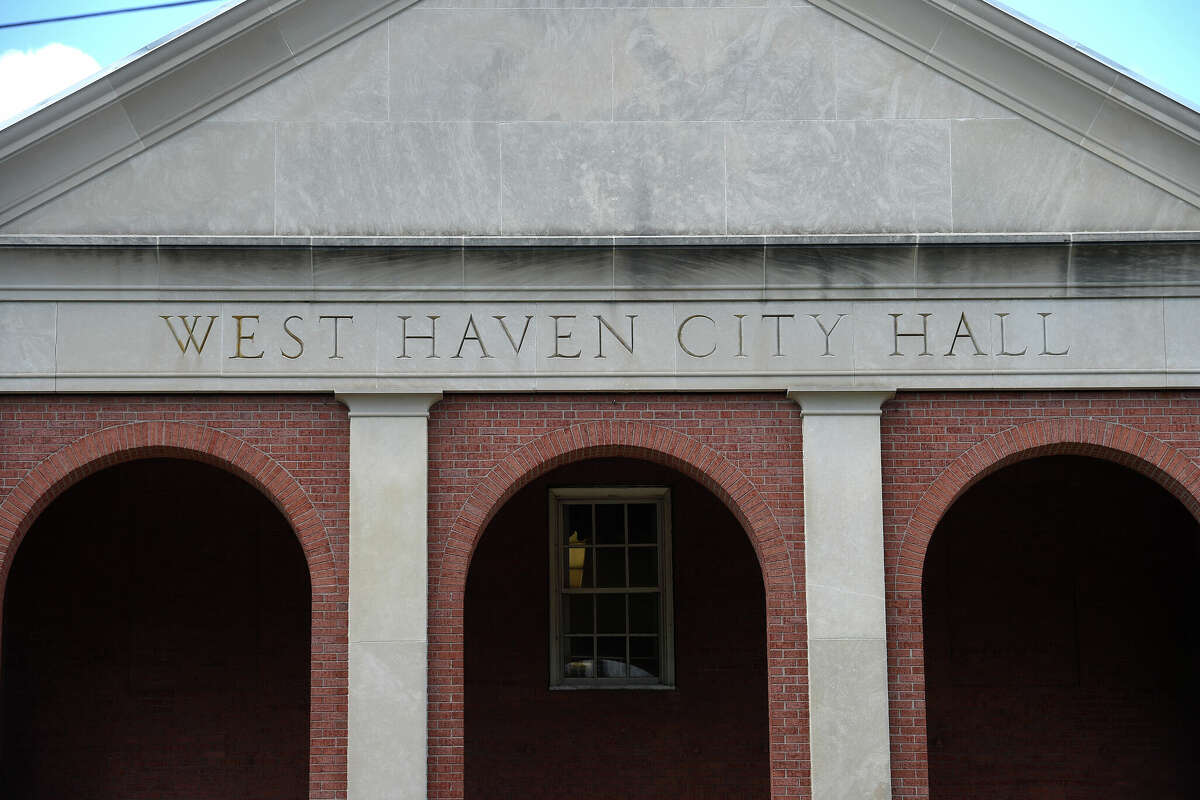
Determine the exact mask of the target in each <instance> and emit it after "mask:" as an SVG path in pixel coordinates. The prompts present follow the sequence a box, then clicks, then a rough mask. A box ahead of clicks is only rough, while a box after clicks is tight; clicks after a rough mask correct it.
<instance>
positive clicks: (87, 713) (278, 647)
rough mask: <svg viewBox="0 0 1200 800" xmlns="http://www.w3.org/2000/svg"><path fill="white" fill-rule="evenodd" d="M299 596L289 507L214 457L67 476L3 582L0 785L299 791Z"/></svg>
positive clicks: (304, 760) (12, 791)
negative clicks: (68, 482)
mask: <svg viewBox="0 0 1200 800" xmlns="http://www.w3.org/2000/svg"><path fill="white" fill-rule="evenodd" d="M310 596H311V594H310V585H309V577H308V569H307V565H306V561H305V553H304V551H303V549H302V548H301V546H300V543H299V542H298V540H297V538H296V535H295V533H294V532H293V530H292V527H291V526H290V525H289V523H288V520H287V519H286V518H285V517H284V516H283V515H282V514H281V513H280V511H279V510H278V509H277V508H276V506H275V505H273V504H272V503H271V502H270V501H269V500H268V499H267V498H266V497H265V496H264V495H262V494H261V493H260V492H259V491H258V490H257V489H256V488H255V487H253V486H251V485H249V484H248V483H246V482H245V481H243V480H241V479H240V478H238V477H236V476H234V475H232V474H230V473H229V472H227V471H225V470H222V469H220V468H217V467H215V466H210V465H207V464H203V463H199V462H196V461H186V460H177V459H164V458H155V459H143V460H135V461H129V462H127V463H123V464H120V465H117V466H114V467H110V468H108V469H104V470H101V471H99V472H97V473H95V474H92V475H90V476H89V477H86V478H84V479H83V480H81V481H80V482H78V483H76V484H75V485H73V486H71V487H70V488H68V489H66V490H65V491H64V492H63V493H62V494H61V495H59V496H58V497H57V499H55V500H54V501H53V502H51V503H50V505H49V506H47V507H46V508H45V509H44V510H43V511H42V512H41V514H40V515H39V516H38V517H37V519H36V521H35V522H33V524H32V525H31V526H29V528H28V531H27V533H26V534H25V536H24V537H23V539H22V541H21V544H20V547H19V548H18V550H17V552H16V554H15V556H14V557H13V558H12V560H11V567H10V570H9V573H8V580H7V583H6V586H5V597H4V626H3V717H2V736H3V749H2V752H3V780H4V792H3V795H4V796H5V797H10V798H22V799H24V798H57V797H78V798H97V799H98V800H100V799H104V798H149V797H155V798H184V797H186V798H227V797H260V798H281V799H282V798H294V797H303V796H306V794H307V791H308V788H307V787H308V743H309V678H310V675H309V647H310V627H309V626H310Z"/></svg>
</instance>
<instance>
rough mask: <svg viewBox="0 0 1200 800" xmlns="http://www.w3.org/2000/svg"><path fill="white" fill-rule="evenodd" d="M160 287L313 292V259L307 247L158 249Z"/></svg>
mask: <svg viewBox="0 0 1200 800" xmlns="http://www.w3.org/2000/svg"><path fill="white" fill-rule="evenodd" d="M158 260H159V270H158V273H159V283H160V285H161V286H163V287H174V286H204V287H209V288H214V289H221V288H226V287H248V286H264V287H266V286H269V287H279V288H282V287H286V288H296V289H300V290H304V291H308V290H311V289H312V284H313V278H312V258H311V254H310V252H309V250H308V248H306V247H160V248H159V251H158Z"/></svg>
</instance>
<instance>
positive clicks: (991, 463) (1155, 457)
mask: <svg viewBox="0 0 1200 800" xmlns="http://www.w3.org/2000/svg"><path fill="white" fill-rule="evenodd" d="M1052 455H1076V456H1090V457H1093V458H1100V459H1104V460H1106V461H1111V462H1114V463H1117V464H1120V465H1122V466H1124V467H1127V468H1129V469H1132V470H1133V471H1135V472H1138V473H1140V474H1142V475H1145V476H1146V477H1148V478H1150V479H1151V480H1153V481H1155V482H1156V483H1158V484H1159V485H1160V486H1162V487H1163V488H1164V489H1166V490H1167V491H1168V492H1170V493H1171V494H1172V495H1173V496H1174V497H1175V498H1176V499H1178V500H1179V501H1180V502H1181V503H1183V505H1184V506H1185V507H1186V508H1187V509H1188V511H1189V513H1191V514H1192V516H1193V517H1195V518H1196V519H1197V521H1200V466H1197V464H1196V463H1195V462H1193V461H1192V460H1191V459H1190V458H1188V457H1187V456H1186V455H1184V454H1183V453H1181V452H1179V451H1178V450H1176V449H1175V448H1173V447H1171V446H1170V445H1169V444H1167V443H1166V442H1163V441H1162V440H1161V439H1157V438H1155V437H1153V436H1151V435H1150V434H1148V433H1146V432H1144V431H1140V430H1138V429H1136V428H1131V427H1129V426H1126V425H1119V424H1117V423H1113V422H1106V421H1103V420H1095V419H1086V420H1085V419H1069V418H1066V419H1047V420H1039V421H1037V422H1031V423H1029V424H1026V425H1020V426H1016V427H1013V428H1009V429H1006V430H1004V431H1001V432H999V433H996V434H993V435H992V436H989V437H988V438H987V439H984V440H983V441H981V442H979V443H977V444H976V445H975V446H974V447H972V448H971V449H969V450H968V451H967V452H965V453H963V454H962V455H961V456H959V457H958V458H957V459H955V460H954V461H953V462H951V463H950V464H949V465H948V466H947V467H946V468H945V469H943V470H942V472H941V474H940V475H939V476H938V477H937V478H936V479H935V480H934V481H933V483H932V484H930V486H929V488H928V489H926V491H925V494H924V495H922V497H921V499H920V501H918V503H917V507H916V509H914V511H913V514H912V516H911V517H910V518H909V522H908V524H907V526H906V527H905V530H904V533H903V536H902V539H901V544H900V550H899V554H898V563H897V565H896V567H897V568H896V569H895V570H893V573H892V575H891V576H890V577H889V583H890V586H889V589H890V590H891V591H892V592H906V591H917V592H919V591H920V589H921V576H922V573H923V571H924V564H925V553H926V551H927V550H928V548H929V542H930V540H931V539H932V538H933V534H934V531H935V530H936V528H937V525H938V523H939V522H940V521H941V519H942V517H943V516H944V515H945V513H946V512H947V511H948V510H949V509H950V507H951V506H952V505H954V503H955V501H957V500H958V499H959V498H960V497H962V495H963V494H964V493H966V492H967V490H969V489H970V488H971V487H972V486H974V485H976V484H977V483H979V482H980V481H982V480H983V479H984V478H986V477H988V476H989V475H992V474H994V473H996V472H998V471H999V470H1002V469H1004V468H1005V467H1008V466H1011V465H1013V464H1016V463H1018V462H1021V461H1028V460H1030V459H1033V458H1041V457H1043V456H1052Z"/></svg>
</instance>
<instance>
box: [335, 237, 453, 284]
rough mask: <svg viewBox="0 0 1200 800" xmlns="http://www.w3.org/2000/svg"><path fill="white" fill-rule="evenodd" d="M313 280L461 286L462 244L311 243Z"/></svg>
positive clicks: (347, 282)
mask: <svg viewBox="0 0 1200 800" xmlns="http://www.w3.org/2000/svg"><path fill="white" fill-rule="evenodd" d="M312 258H313V283H314V285H315V286H316V287H317V289H318V290H320V289H321V288H322V287H326V288H337V287H353V288H367V287H372V288H386V289H391V288H395V289H403V288H410V287H418V286H461V285H462V283H463V253H462V248H461V247H366V248H357V247H322V246H320V245H317V246H314V247H313V250H312Z"/></svg>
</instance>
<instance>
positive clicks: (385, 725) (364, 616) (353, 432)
mask: <svg viewBox="0 0 1200 800" xmlns="http://www.w3.org/2000/svg"><path fill="white" fill-rule="evenodd" d="M338 399H339V400H341V401H342V402H343V403H345V404H346V406H347V407H348V408H349V409H350V653H349V659H350V686H349V731H348V742H347V749H348V754H347V759H348V766H349V775H348V792H349V798H350V800H409V798H412V799H413V800H417V799H418V798H424V797H425V790H426V763H427V756H426V753H427V749H426V719H427V716H426V715H427V677H428V655H427V650H428V624H427V622H428V620H427V617H428V576H427V563H428V555H427V547H428V545H427V540H428V502H427V495H428V485H429V478H428V475H429V469H428V418H429V409H430V407H431V406H432V405H433V404H434V403H436V402H437V401H438V400H439V399H441V395H440V394H347V395H339V396H338Z"/></svg>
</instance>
